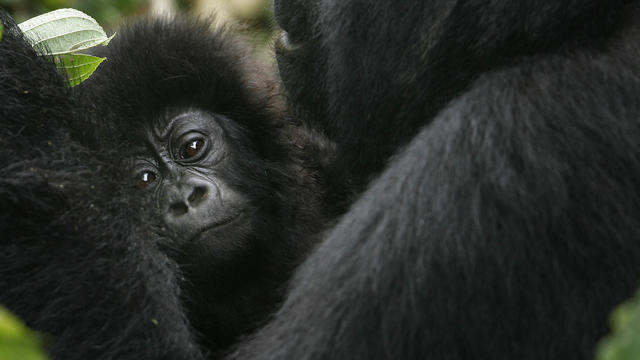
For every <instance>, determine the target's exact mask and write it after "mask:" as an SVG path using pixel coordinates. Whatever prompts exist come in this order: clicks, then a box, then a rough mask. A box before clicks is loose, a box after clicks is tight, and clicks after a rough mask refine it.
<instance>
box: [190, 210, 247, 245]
mask: <svg viewBox="0 0 640 360" xmlns="http://www.w3.org/2000/svg"><path fill="white" fill-rule="evenodd" d="M242 214H244V211H239V212H237V213H236V214H234V215H231V216H229V217H228V218H225V219H222V220H221V221H219V222H216V223H213V224H211V225H208V226H205V227H203V228H202V229H201V230H199V231H198V232H197V233H196V234H195V235H193V236H192V237H191V239H189V241H187V244H188V245H190V244H193V243H194V242H195V241H196V239H198V238H199V237H201V236H202V235H203V234H205V233H208V232H210V231H218V230H219V229H220V228H223V227H225V226H227V225H230V224H232V223H234V222H236V220H237V219H239V218H240V217H241V215H242Z"/></svg>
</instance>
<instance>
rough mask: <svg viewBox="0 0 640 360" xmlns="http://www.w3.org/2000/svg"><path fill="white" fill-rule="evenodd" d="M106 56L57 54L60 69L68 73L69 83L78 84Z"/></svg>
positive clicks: (57, 64)
mask: <svg viewBox="0 0 640 360" xmlns="http://www.w3.org/2000/svg"><path fill="white" fill-rule="evenodd" d="M105 59H106V58H101V57H96V56H91V55H83V54H64V55H59V56H56V58H55V61H56V66H57V67H58V70H59V71H60V72H61V73H63V74H66V75H67V78H68V80H67V85H68V86H69V87H72V86H76V85H78V84H80V83H81V82H83V81H84V80H86V79H87V78H88V77H89V76H91V74H93V72H94V71H95V70H96V69H97V68H98V66H99V65H100V64H101V63H102V62H103V61H104V60H105Z"/></svg>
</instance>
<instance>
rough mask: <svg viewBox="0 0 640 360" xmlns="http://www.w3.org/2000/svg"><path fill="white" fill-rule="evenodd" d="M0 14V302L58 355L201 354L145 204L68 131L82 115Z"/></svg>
mask: <svg viewBox="0 0 640 360" xmlns="http://www.w3.org/2000/svg"><path fill="white" fill-rule="evenodd" d="M0 20H1V21H2V23H3V24H4V27H5V29H4V34H3V38H2V40H0V234H2V236H0V304H2V305H3V306H6V307H8V308H9V309H10V310H11V311H13V312H15V313H16V314H17V315H19V316H21V317H22V318H23V319H24V320H25V321H26V322H27V324H28V325H29V326H31V327H33V328H35V329H37V330H38V331H40V332H42V333H43V334H45V338H46V345H47V350H48V352H49V354H50V355H51V357H52V358H53V359H200V358H202V355H201V354H200V353H199V350H198V349H197V347H196V346H195V345H194V341H193V339H192V336H191V332H190V329H189V328H188V327H187V325H186V323H185V321H184V317H183V314H182V311H181V305H180V303H179V301H178V291H177V289H178V287H177V285H176V282H177V280H178V279H176V271H175V269H174V268H175V266H174V264H173V263H172V262H170V261H169V260H168V259H167V258H166V257H165V256H164V255H163V254H162V253H160V252H159V251H158V250H157V249H156V248H155V246H154V244H152V243H151V242H150V241H149V240H148V239H150V236H149V233H148V232H150V231H152V230H153V229H147V228H143V229H141V228H140V227H139V226H137V225H138V224H141V223H142V222H140V221H142V220H144V219H141V218H140V215H139V214H140V213H141V212H140V211H138V209H137V206H139V205H140V203H138V202H137V199H133V198H131V197H126V198H125V197H122V196H120V194H119V193H118V191H119V190H118V189H119V188H120V187H121V183H120V180H118V178H116V177H115V175H114V174H113V169H110V168H108V167H106V166H105V164H103V163H101V162H100V161H98V160H96V158H95V157H94V156H93V155H92V154H91V153H90V152H89V151H88V150H87V149H86V148H83V147H82V146H80V145H78V144H77V143H75V142H73V141H72V140H70V138H69V135H68V133H67V130H68V129H69V123H70V122H71V121H72V119H80V118H81V117H83V116H86V113H87V112H86V111H84V110H83V108H82V104H80V103H79V102H77V101H76V98H75V94H74V93H73V92H72V91H70V90H69V89H68V88H66V87H65V86H64V83H63V79H62V77H61V76H59V75H58V74H57V72H56V70H55V67H54V66H53V65H52V64H51V63H49V62H48V61H47V60H45V59H44V58H42V57H38V56H36V54H35V52H34V51H33V49H32V48H31V47H30V46H29V45H28V44H27V43H26V42H25V41H24V39H23V38H22V36H21V34H20V33H19V30H18V29H17V27H16V26H15V24H14V23H13V21H12V20H11V19H10V18H9V17H8V16H7V15H6V14H4V13H0ZM136 204H137V205H136Z"/></svg>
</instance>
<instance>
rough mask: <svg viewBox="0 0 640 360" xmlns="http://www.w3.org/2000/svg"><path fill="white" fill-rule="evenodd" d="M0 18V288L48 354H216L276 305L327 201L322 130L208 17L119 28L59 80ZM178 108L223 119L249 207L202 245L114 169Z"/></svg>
mask: <svg viewBox="0 0 640 360" xmlns="http://www.w3.org/2000/svg"><path fill="white" fill-rule="evenodd" d="M2 20H3V23H5V25H6V27H7V30H6V31H5V38H4V39H3V40H2V41H1V42H0V58H1V59H2V60H0V61H1V63H0V64H1V65H2V67H1V68H0V70H1V71H0V76H1V78H2V80H3V82H2V87H1V88H0V95H2V105H1V106H0V111H2V117H1V118H0V119H1V120H0V121H1V125H2V127H1V128H2V131H3V132H2V137H0V140H1V142H0V145H1V148H0V149H1V150H2V155H1V156H2V157H1V158H0V159H1V161H0V165H1V166H0V175H1V176H0V196H1V199H0V200H2V201H0V204H1V205H0V206H1V208H0V210H1V211H0V217H1V218H0V230H1V231H2V232H3V233H4V234H6V236H5V237H3V240H2V249H3V251H2V252H1V253H2V255H0V260H1V262H0V279H1V280H0V303H1V304H3V305H5V306H7V307H8V308H9V309H10V310H12V311H14V312H16V314H17V315H19V316H20V317H22V318H23V319H24V320H25V321H26V322H27V324H28V325H29V326H31V327H33V328H34V329H36V330H38V331H40V332H42V333H44V334H46V336H47V339H48V343H47V350H48V352H49V353H50V355H51V356H52V357H53V358H54V359H88V358H91V359H129V358H131V359H133V358H138V359H140V358H142V359H157V358H162V359H199V358H203V357H204V355H203V354H207V356H208V357H214V356H215V357H217V356H220V353H221V352H222V351H223V350H224V349H225V348H226V347H228V346H229V345H230V344H231V343H232V342H233V341H235V340H236V339H237V338H238V336H240V335H241V334H245V333H247V332H249V331H250V330H252V329H254V328H255V327H256V326H257V325H259V324H260V323H261V321H263V320H264V318H265V316H266V315H267V314H268V313H270V312H271V311H273V310H274V306H275V305H276V304H277V303H278V301H279V300H280V299H281V297H282V290H283V286H282V285H283V283H284V282H286V280H287V279H288V278H289V276H290V273H291V271H292V270H293V268H294V267H295V266H296V265H297V264H298V263H299V262H300V261H301V259H303V257H304V256H305V254H306V253H307V251H308V250H309V248H310V247H311V245H313V243H314V242H315V240H314V239H315V238H316V237H315V234H316V233H317V232H319V231H320V230H321V229H322V228H323V225H324V224H326V222H327V221H328V220H329V219H330V218H331V217H334V216H335V214H336V213H337V212H338V211H340V208H341V205H340V203H339V202H336V201H334V200H335V199H340V198H343V196H342V195H340V194H342V193H343V192H344V190H345V187H344V186H343V185H342V183H341V181H342V180H341V179H342V175H341V174H340V173H339V172H338V171H337V170H335V169H334V168H332V158H333V156H334V155H333V149H332V146H331V144H329V143H328V142H327V141H326V140H325V139H324V138H323V137H322V136H320V135H317V134H314V133H313V132H311V131H308V130H305V128H303V127H301V126H299V124H297V123H294V122H293V121H289V120H287V118H286V117H285V116H284V114H283V113H282V109H283V105H282V104H281V98H280V97H279V95H278V91H279V90H278V88H277V84H278V83H277V81H275V79H274V78H273V76H272V75H270V74H272V73H273V72H272V71H271V69H269V68H267V67H265V66H262V65H260V64H259V63H257V62H255V61H254V60H252V56H251V54H250V52H249V51H248V48H247V47H245V46H243V45H242V42H241V40H239V39H238V38H235V37H234V36H233V35H231V34H230V33H229V32H224V31H213V32H212V31H211V30H210V27H209V23H207V22H194V21H187V20H184V19H173V20H171V21H169V20H159V21H140V22H137V23H136V24H133V25H131V26H129V27H126V28H123V29H121V30H120V31H119V34H118V36H117V37H116V39H115V40H113V41H112V43H111V44H110V46H109V48H108V49H106V50H104V51H103V52H102V53H99V55H104V56H107V58H108V60H107V62H105V63H104V64H103V65H102V66H101V67H100V69H99V70H98V71H97V72H96V73H95V74H94V75H93V76H92V78H91V79H90V80H88V81H87V82H85V83H84V84H82V85H81V86H80V87H78V88H75V89H74V90H69V89H67V88H66V87H64V85H63V82H62V77H61V76H59V75H58V74H57V73H56V71H55V69H54V68H53V66H52V65H51V64H50V63H49V62H48V61H47V59H45V58H41V57H37V56H36V55H35V53H34V52H33V50H31V49H30V47H29V46H28V45H27V44H26V43H25V42H24V40H23V39H22V38H21V36H20V34H19V31H18V30H17V28H15V26H14V24H13V23H12V22H11V21H10V20H9V19H8V17H6V16H4V17H3V19H2ZM192 108H196V109H200V110H204V111H207V112H211V113H215V114H218V115H221V116H223V117H224V119H226V120H225V121H224V123H223V124H221V126H223V127H224V130H225V134H226V137H225V138H226V139H227V140H228V142H229V144H227V146H229V148H230V149H232V151H231V157H232V160H231V161H230V163H231V164H232V166H231V167H230V168H227V169H225V173H224V174H223V175H222V176H224V177H225V180H226V181H229V182H231V183H232V185H233V186H234V188H235V189H236V190H239V191H241V192H243V193H244V194H246V195H247V196H248V197H249V198H250V199H251V201H252V202H253V203H254V204H256V206H257V208H258V209H259V211H258V212H257V213H256V214H255V217H254V218H252V219H250V225H247V226H244V227H242V229H243V231H245V232H246V233H242V234H240V237H238V236H236V237H233V236H231V235H232V234H227V235H228V237H229V240H233V241H234V242H232V243H227V244H225V243H224V240H225V239H220V240H222V241H220V240H219V241H218V242H219V243H220V244H221V246H220V248H216V247H214V246H210V247H208V248H207V249H205V250H207V251H206V252H197V251H195V252H188V251H185V250H184V249H182V248H179V247H177V246H176V245H175V244H176V243H179V241H177V240H176V241H174V238H177V237H178V236H179V235H180V234H175V233H171V232H169V231H167V230H166V229H165V227H164V226H163V224H162V223H161V221H160V218H159V216H158V214H157V213H156V211H155V210H154V207H155V203H154V202H153V200H152V198H150V197H149V194H148V193H145V192H143V191H140V190H138V189H136V188H134V187H133V186H132V183H131V181H130V178H129V176H128V175H127V174H126V171H125V170H124V169H123V167H124V164H125V161H124V160H126V159H127V158H130V157H131V156H133V155H134V154H132V151H133V150H136V149H139V147H140V145H141V144H143V143H144V141H145V140H144V139H145V137H144V130H145V127H146V126H148V125H149V124H151V123H154V122H155V121H156V120H157V119H158V118H159V117H162V116H165V114H167V113H171V112H172V111H175V110H176V109H192ZM334 170H335V172H334ZM332 184H334V185H332ZM337 184H340V185H339V186H338V185H337ZM333 186H337V187H336V188H335V189H333V188H332V187H333ZM247 229H248V230H247ZM238 240H241V241H242V242H241V243H236V241H238ZM196 343H198V344H199V345H202V346H198V345H196Z"/></svg>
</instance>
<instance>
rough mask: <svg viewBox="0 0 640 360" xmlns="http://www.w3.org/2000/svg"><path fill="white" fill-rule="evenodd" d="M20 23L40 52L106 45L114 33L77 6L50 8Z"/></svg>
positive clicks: (42, 53)
mask: <svg viewBox="0 0 640 360" xmlns="http://www.w3.org/2000/svg"><path fill="white" fill-rule="evenodd" d="M18 26H19V27H20V30H22V32H23V33H24V35H25V37H26V38H27V39H28V40H29V42H30V43H31V45H32V46H33V48H34V49H35V50H36V51H37V52H38V53H39V54H41V55H59V54H69V53H74V52H77V51H79V50H85V49H89V48H92V47H94V46H97V45H107V44H108V43H109V41H110V40H111V39H112V38H113V37H114V36H115V34H113V35H112V36H111V37H107V34H106V33H105V32H104V30H103V29H102V27H101V26H100V25H99V24H98V22H96V21H95V20H94V19H93V18H92V17H91V16H89V15H87V14H85V13H83V12H81V11H78V10H75V9H60V10H55V11H51V12H48V13H46V14H42V15H40V16H36V17H34V18H31V19H29V20H27V21H25V22H23V23H21V24H19V25H18Z"/></svg>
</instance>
